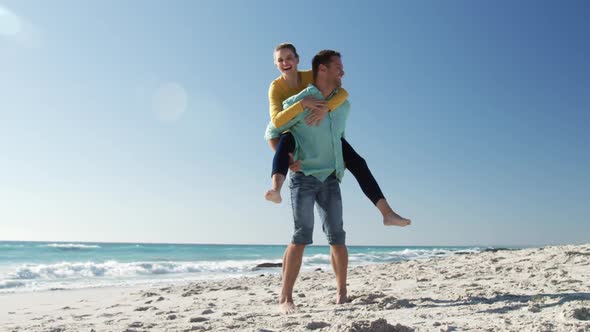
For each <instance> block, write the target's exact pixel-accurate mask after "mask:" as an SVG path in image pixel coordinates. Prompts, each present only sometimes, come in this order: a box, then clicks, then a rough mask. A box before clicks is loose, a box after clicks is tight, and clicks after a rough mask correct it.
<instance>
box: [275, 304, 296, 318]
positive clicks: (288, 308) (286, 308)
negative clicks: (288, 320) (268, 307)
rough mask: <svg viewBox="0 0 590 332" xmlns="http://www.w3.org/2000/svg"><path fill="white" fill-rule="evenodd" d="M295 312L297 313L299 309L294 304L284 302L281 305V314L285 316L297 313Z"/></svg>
mask: <svg viewBox="0 0 590 332" xmlns="http://www.w3.org/2000/svg"><path fill="white" fill-rule="evenodd" d="M295 311H297V308H296V307H295V304H294V303H293V302H284V303H280V304H279V312H280V313H282V314H284V315H289V314H292V313H295Z"/></svg>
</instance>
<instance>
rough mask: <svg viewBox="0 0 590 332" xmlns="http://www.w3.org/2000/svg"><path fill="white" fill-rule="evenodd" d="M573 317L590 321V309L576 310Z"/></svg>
mask: <svg viewBox="0 0 590 332" xmlns="http://www.w3.org/2000/svg"><path fill="white" fill-rule="evenodd" d="M573 316H574V318H575V319H577V320H590V309H588V308H578V309H575V310H574V314H573Z"/></svg>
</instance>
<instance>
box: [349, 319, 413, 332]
mask: <svg viewBox="0 0 590 332" xmlns="http://www.w3.org/2000/svg"><path fill="white" fill-rule="evenodd" d="M349 331H350V332H375V331H392V332H414V329H413V328H411V327H407V326H404V325H401V324H397V325H395V326H393V325H391V324H389V323H387V320H385V319H383V318H381V319H377V320H374V321H372V322H369V321H366V320H365V321H357V322H353V323H352V325H351V327H350V330H349Z"/></svg>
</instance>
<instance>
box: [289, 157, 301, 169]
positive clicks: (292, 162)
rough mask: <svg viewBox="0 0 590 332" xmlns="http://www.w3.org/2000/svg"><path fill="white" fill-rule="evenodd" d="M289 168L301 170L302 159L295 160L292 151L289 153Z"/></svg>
mask: <svg viewBox="0 0 590 332" xmlns="http://www.w3.org/2000/svg"><path fill="white" fill-rule="evenodd" d="M289 169H290V170H291V172H299V171H300V170H301V160H297V161H295V160H293V154H292V153H289Z"/></svg>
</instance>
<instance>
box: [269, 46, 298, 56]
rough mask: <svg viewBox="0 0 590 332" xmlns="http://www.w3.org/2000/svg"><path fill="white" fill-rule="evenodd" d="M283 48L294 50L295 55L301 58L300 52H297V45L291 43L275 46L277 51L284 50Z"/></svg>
mask: <svg viewBox="0 0 590 332" xmlns="http://www.w3.org/2000/svg"><path fill="white" fill-rule="evenodd" d="M283 49H288V50H291V52H293V54H294V55H295V57H296V58H299V54H297V50H296V49H295V46H294V45H293V44H289V43H282V44H279V45H277V47H275V52H277V51H280V50H283Z"/></svg>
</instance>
